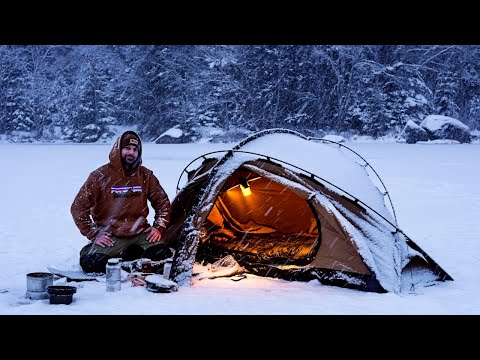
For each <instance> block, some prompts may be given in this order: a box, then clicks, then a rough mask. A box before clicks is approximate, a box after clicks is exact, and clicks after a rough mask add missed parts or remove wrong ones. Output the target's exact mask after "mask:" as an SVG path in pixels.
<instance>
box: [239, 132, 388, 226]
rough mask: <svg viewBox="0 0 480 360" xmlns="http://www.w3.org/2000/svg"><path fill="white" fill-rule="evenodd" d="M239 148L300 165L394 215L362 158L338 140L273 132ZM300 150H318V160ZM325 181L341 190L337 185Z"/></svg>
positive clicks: (373, 206) (308, 152) (368, 203)
mask: <svg viewBox="0 0 480 360" xmlns="http://www.w3.org/2000/svg"><path fill="white" fill-rule="evenodd" d="M239 150H242V151H250V152H255V153H259V154H262V155H266V156H270V157H272V158H277V159H279V160H282V161H285V162H288V163H290V164H293V165H295V166H298V167H300V168H302V169H304V170H307V171H309V172H311V173H313V174H315V175H317V176H318V177H320V178H322V179H324V180H326V181H328V182H329V183H331V184H333V185H335V186H338V187H339V188H341V189H342V190H344V191H346V192H348V193H349V194H351V195H353V196H354V197H356V198H358V199H359V200H361V201H363V202H364V203H366V204H367V205H369V206H370V207H372V208H373V209H375V210H376V211H378V212H379V213H380V214H381V215H383V216H385V217H387V218H388V219H391V218H392V217H391V214H390V213H388V211H387V212H386V211H385V210H386V208H385V201H384V198H383V195H382V194H381V193H380V191H379V189H378V188H377V187H376V186H375V184H374V183H373V181H372V180H373V179H372V178H371V177H370V176H369V175H368V173H367V171H366V169H365V166H364V164H361V163H360V162H359V160H360V158H358V157H356V158H354V157H353V156H351V154H350V153H349V152H348V151H347V150H344V149H342V148H341V147H339V146H338V145H337V144H332V143H328V142H315V141H309V140H306V139H304V138H301V137H298V136H295V135H292V134H282V133H274V134H266V135H264V136H262V137H260V138H257V139H255V140H253V141H251V142H249V143H247V144H245V145H244V146H242V147H241V148H239ZM299 154H317V157H316V161H315V162H312V161H311V156H309V157H302V156H301V155H300V156H299ZM325 185H326V186H327V187H329V188H330V189H332V190H333V191H336V192H338V189H337V188H335V187H333V186H330V185H328V184H325Z"/></svg>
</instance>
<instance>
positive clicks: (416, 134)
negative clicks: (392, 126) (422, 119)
mask: <svg viewBox="0 0 480 360" xmlns="http://www.w3.org/2000/svg"><path fill="white" fill-rule="evenodd" d="M400 136H401V137H402V138H405V141H406V143H407V144H415V143H416V142H418V141H427V140H428V133H427V131H426V130H425V129H423V128H421V127H420V126H418V125H417V124H415V122H413V121H412V120H408V121H407V124H406V125H405V127H404V128H403V130H402V132H401V134H400Z"/></svg>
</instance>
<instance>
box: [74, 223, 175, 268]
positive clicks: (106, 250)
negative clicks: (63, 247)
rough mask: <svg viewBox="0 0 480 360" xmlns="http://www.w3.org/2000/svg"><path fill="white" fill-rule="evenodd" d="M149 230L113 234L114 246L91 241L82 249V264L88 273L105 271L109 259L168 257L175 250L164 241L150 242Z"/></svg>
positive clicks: (158, 258)
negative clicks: (130, 233)
mask: <svg viewBox="0 0 480 360" xmlns="http://www.w3.org/2000/svg"><path fill="white" fill-rule="evenodd" d="M148 234H150V233H149V232H146V233H141V234H139V235H135V236H132V237H122V238H119V237H116V236H113V235H112V236H111V238H112V239H113V240H114V241H115V243H114V245H113V246H106V247H101V246H99V245H96V244H93V243H90V244H88V245H85V246H84V247H83V248H82V250H81V251H80V266H81V267H82V269H83V271H85V272H86V273H104V272H105V267H106V265H107V262H108V259H110V258H112V257H115V258H122V261H131V260H135V259H139V258H148V259H150V260H153V261H159V260H164V259H168V258H169V257H172V256H173V251H172V249H170V248H169V247H168V246H166V245H165V244H162V243H158V242H155V243H150V242H148V240H147V236H148Z"/></svg>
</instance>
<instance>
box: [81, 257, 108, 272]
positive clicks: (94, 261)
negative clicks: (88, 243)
mask: <svg viewBox="0 0 480 360" xmlns="http://www.w3.org/2000/svg"><path fill="white" fill-rule="evenodd" d="M108 259H110V256H108V255H105V254H99V253H94V254H88V255H80V266H81V267H82V269H83V271H84V272H86V273H104V272H105V268H106V266H107V262H108Z"/></svg>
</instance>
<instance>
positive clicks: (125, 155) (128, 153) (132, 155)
mask: <svg viewBox="0 0 480 360" xmlns="http://www.w3.org/2000/svg"><path fill="white" fill-rule="evenodd" d="M137 157H138V147H137V146H136V145H127V146H125V147H123V148H122V159H123V160H124V161H125V163H127V164H130V165H131V164H133V163H134V162H135V160H137Z"/></svg>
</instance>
